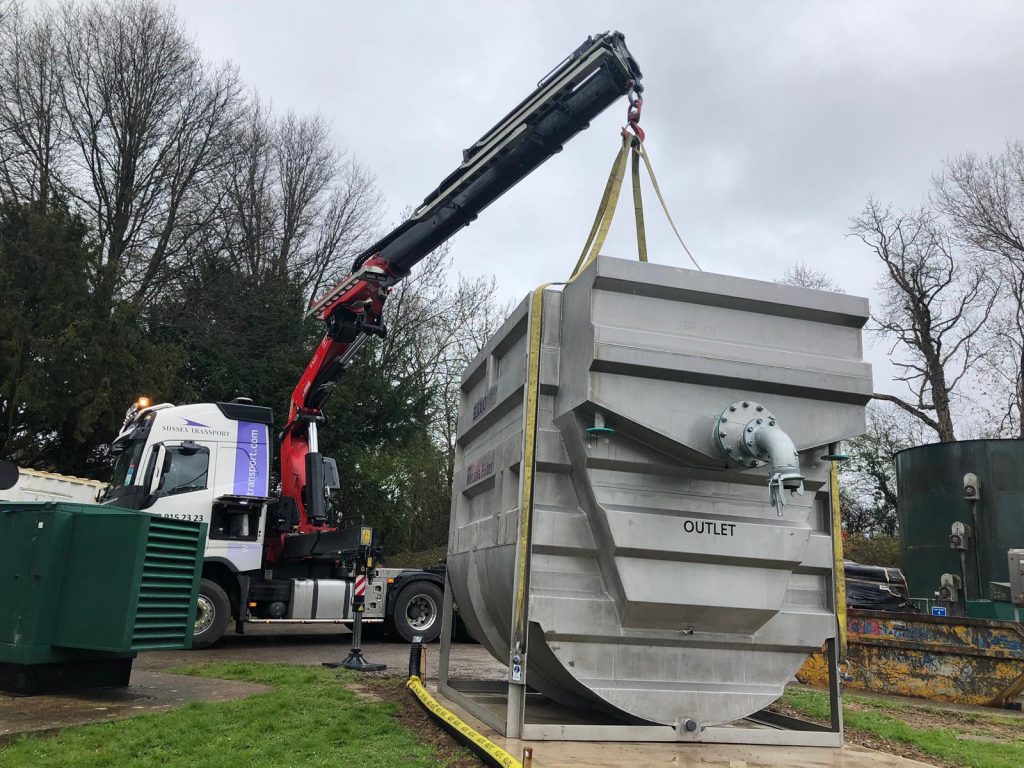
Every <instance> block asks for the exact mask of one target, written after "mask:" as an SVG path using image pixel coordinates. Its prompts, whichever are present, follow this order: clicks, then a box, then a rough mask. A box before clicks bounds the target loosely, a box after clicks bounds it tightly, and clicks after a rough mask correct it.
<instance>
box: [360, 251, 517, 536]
mask: <svg viewBox="0 0 1024 768" xmlns="http://www.w3.org/2000/svg"><path fill="white" fill-rule="evenodd" d="M509 309H510V308H509V307H507V306H505V305H502V304H501V303H499V302H498V300H497V285H496V283H495V280H494V278H493V277H483V276H476V277H467V276H465V275H458V276H456V275H453V274H452V258H451V255H450V252H449V249H448V248H447V247H442V248H439V249H438V250H436V251H435V252H434V253H432V254H430V255H429V256H428V257H427V258H426V259H424V260H423V261H422V262H420V263H419V264H418V265H417V267H416V269H415V270H414V272H413V274H412V275H411V276H410V277H409V278H407V279H406V280H404V281H403V282H401V283H399V284H398V285H397V286H396V287H395V288H394V289H393V291H392V294H391V297H390V298H389V299H388V303H387V305H385V314H386V320H387V324H388V328H389V332H388V335H387V337H386V338H385V339H383V340H381V341H380V342H379V343H377V344H375V345H374V346H373V348H372V351H371V354H373V355H374V367H375V368H377V369H379V370H388V371H392V372H394V374H393V375H396V376H401V377H403V378H406V379H408V380H411V381H412V382H413V383H414V387H415V389H416V390H418V391H421V392H424V393H425V394H426V395H427V396H428V398H429V408H428V423H427V424H425V425H424V435H425V437H426V441H425V446H424V450H425V452H429V453H430V455H431V456H432V457H433V459H432V460H431V462H427V463H426V465H427V466H430V467H433V468H434V470H432V471H436V474H435V475H434V480H433V483H434V485H433V486H431V484H430V483H423V482H415V478H404V479H403V481H402V483H396V485H403V486H404V487H405V488H407V489H413V488H415V489H418V491H417V494H416V499H419V501H417V500H416V499H413V498H410V499H409V500H408V501H407V503H406V504H405V505H404V506H403V509H404V514H405V515H406V516H407V518H406V520H405V521H404V528H405V529H406V530H407V531H408V539H409V541H410V542H417V543H418V544H419V545H424V546H427V545H435V544H442V543H443V542H444V536H445V535H446V532H447V530H448V524H447V522H448V514H449V508H450V502H451V497H450V490H451V486H452V479H453V473H454V459H455V440H456V436H457V429H458V411H459V406H460V404H461V399H462V398H461V395H462V390H461V382H462V372H463V371H464V370H465V368H466V365H467V364H468V363H469V362H470V361H471V360H472V359H473V358H474V357H475V356H476V354H477V353H478V352H479V351H480V349H481V348H482V347H483V345H484V344H485V343H486V341H487V340H488V339H489V338H490V337H491V336H492V335H493V334H494V332H495V331H496V330H497V329H498V327H499V326H500V325H501V323H502V322H503V321H504V319H505V317H507V315H508V311H509ZM426 446H429V450H427V448H426ZM424 458H426V456H424ZM431 488H433V491H431V490H430V489H431ZM401 492H403V493H404V492H406V491H401ZM409 492H410V493H411V490H410V491H409ZM424 499H426V500H429V501H430V503H429V504H428V503H421V502H422V501H423V500H424Z"/></svg>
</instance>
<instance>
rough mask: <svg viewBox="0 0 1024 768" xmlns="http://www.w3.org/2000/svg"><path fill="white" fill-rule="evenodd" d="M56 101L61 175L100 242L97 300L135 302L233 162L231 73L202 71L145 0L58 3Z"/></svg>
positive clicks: (159, 276)
mask: <svg viewBox="0 0 1024 768" xmlns="http://www.w3.org/2000/svg"><path fill="white" fill-rule="evenodd" d="M60 31H61V40H60V42H61V57H60V65H61V67H62V68H63V69H64V73H65V78H66V82H65V87H64V89H63V107H64V110H65V113H66V116H67V119H68V123H69V133H70V137H71V143H72V145H73V147H74V148H75V150H76V155H77V156H76V167H77V171H78V173H77V174H76V175H75V176H74V177H73V178H71V179H69V182H68V188H69V190H71V192H72V194H73V197H74V199H75V200H76V201H77V203H78V204H79V206H81V207H82V208H83V209H84V210H85V211H86V212H88V214H89V218H90V220H91V223H92V224H93V225H94V226H95V228H96V232H97V237H98V240H99V244H100V260H99V263H97V264H96V267H95V274H94V276H93V279H94V281H95V286H96V294H97V296H98V298H99V299H100V301H101V302H106V303H109V302H112V301H114V299H115V297H122V298H124V299H126V300H128V301H129V302H130V303H132V304H143V303H145V302H146V301H147V300H149V299H150V298H151V297H152V296H153V295H155V294H156V293H158V292H159V291H160V290H161V289H162V288H163V287H164V286H165V285H166V284H167V282H168V281H169V280H171V279H173V276H174V271H175V269H176V268H177V267H179V266H180V265H181V261H182V260H184V259H185V258H186V257H187V253H188V246H189V244H190V241H191V238H192V237H193V235H194V234H195V233H196V232H197V231H198V230H200V229H201V228H202V227H203V226H205V225H206V223H207V221H208V218H209V216H211V215H212V212H213V210H214V207H213V206H212V205H210V204H209V201H208V200H207V199H206V196H207V195H208V193H209V189H210V188H211V186H212V181H213V180H214V179H215V178H216V177H217V175H218V174H219V173H220V172H221V170H222V168H224V167H225V166H226V164H227V162H228V160H229V159H230V157H231V150H232V149H233V147H232V143H231V137H232V134H231V130H230V129H231V128H232V127H233V125H234V124H235V121H236V118H237V115H238V107H239V104H240V87H239V82H238V76H237V72H236V70H235V68H234V67H232V66H230V65H222V66H219V67H211V66H210V65H208V64H207V63H206V62H204V61H203V59H202V57H201V56H200V53H199V50H198V47H197V46H196V44H195V43H194V42H193V41H192V40H191V39H190V38H189V37H188V36H187V34H186V32H185V30H184V28H183V26H182V24H181V22H180V21H179V20H178V18H177V17H176V16H175V14H174V12H173V11H172V10H171V9H170V8H168V7H167V6H165V5H162V4H159V3H157V2H155V0H131V1H130V2H121V3H104V2H99V1H98V0H89V1H88V2H84V3H82V4H78V5H66V6H64V7H63V9H62V16H61V24H60Z"/></svg>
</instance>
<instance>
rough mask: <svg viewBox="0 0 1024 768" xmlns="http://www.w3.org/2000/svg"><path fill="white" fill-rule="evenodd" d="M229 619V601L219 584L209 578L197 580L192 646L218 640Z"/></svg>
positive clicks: (196, 646)
mask: <svg viewBox="0 0 1024 768" xmlns="http://www.w3.org/2000/svg"><path fill="white" fill-rule="evenodd" d="M229 621H231V601H230V600H228V596H227V593H226V592H225V591H224V590H223V589H221V586H220V584H218V583H217V582H215V581H210V580H209V579H203V580H202V581H200V582H199V596H198V597H197V598H196V624H195V630H194V631H193V634H192V647H193V648H206V647H207V646H210V645H213V644H214V643H216V642H217V641H218V640H220V638H221V635H223V634H224V632H225V631H226V630H227V628H228V622H229Z"/></svg>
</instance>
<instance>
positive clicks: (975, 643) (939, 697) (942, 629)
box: [797, 608, 1024, 707]
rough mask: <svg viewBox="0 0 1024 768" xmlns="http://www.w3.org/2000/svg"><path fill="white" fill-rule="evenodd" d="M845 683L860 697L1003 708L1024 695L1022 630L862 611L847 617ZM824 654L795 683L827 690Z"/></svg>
mask: <svg viewBox="0 0 1024 768" xmlns="http://www.w3.org/2000/svg"><path fill="white" fill-rule="evenodd" d="M846 625H847V629H848V632H847V638H848V641H849V645H848V649H849V652H848V655H847V662H848V665H847V669H846V672H847V676H846V678H845V679H844V682H843V685H844V686H846V687H847V688H850V689H854V690H858V691H870V692H872V693H884V694H897V695H899V696H914V697H917V698H921V699H931V700H932V701H946V702H952V703H954V704H972V705H979V706H991V707H1005V706H1007V705H1008V704H1009V703H1010V702H1012V701H1013V700H1014V699H1015V698H1017V697H1018V696H1020V694H1021V692H1022V691H1024V627H1021V625H1020V624H1018V623H1016V622H1011V621H989V620H986V619H975V618H967V617H963V616H957V617H940V616H924V615H915V614H909V613H890V612H881V611H861V610H857V609H856V608H851V609H850V610H849V613H848V617H847V621H846ZM828 675H829V669H828V664H827V662H826V659H825V654H824V653H815V654H814V655H812V656H811V657H810V658H809V659H808V660H807V662H806V663H805V664H804V665H803V667H801V668H800V671H799V672H798V673H797V678H798V679H799V680H800V681H801V682H804V683H809V684H811V685H819V686H820V685H826V684H827V682H828Z"/></svg>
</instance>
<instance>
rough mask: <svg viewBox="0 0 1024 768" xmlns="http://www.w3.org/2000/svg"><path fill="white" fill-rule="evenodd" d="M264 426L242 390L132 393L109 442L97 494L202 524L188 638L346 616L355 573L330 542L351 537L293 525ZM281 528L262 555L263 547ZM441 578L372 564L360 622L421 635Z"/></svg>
mask: <svg viewBox="0 0 1024 768" xmlns="http://www.w3.org/2000/svg"><path fill="white" fill-rule="evenodd" d="M272 424H273V413H272V411H271V409H270V408H264V407H261V406H256V405H253V404H252V403H251V402H249V401H247V400H237V401H233V402H230V403H200V404H195V405H172V404H170V403H163V404H160V405H149V404H148V402H140V403H137V404H136V405H135V406H133V408H132V409H129V412H128V414H127V416H126V418H125V424H124V427H123V428H122V429H121V432H120V433H119V434H118V436H117V438H116V439H115V440H114V443H113V445H112V446H111V449H112V451H113V453H114V454H115V457H116V458H115V462H114V469H113V474H112V477H111V482H110V485H109V486H108V488H107V490H106V491H105V492H104V493H103V494H102V498H101V500H102V503H104V504H107V505H111V506H118V507H127V508H131V509H141V510H144V511H146V512H149V513H151V514H154V515H160V516H162V517H173V518H177V519H182V520H194V521H198V522H205V523H206V524H207V526H208V538H207V542H206V550H205V555H204V561H203V580H202V583H201V585H200V590H199V599H198V610H197V613H196V627H195V637H194V640H193V647H196V648H202V647H205V646H207V645H210V644H212V643H214V642H216V641H217V640H218V639H219V638H220V637H221V636H222V635H223V634H224V632H225V631H226V630H227V627H228V626H229V624H230V623H231V621H232V620H233V621H234V623H235V631H236V632H239V633H241V632H244V626H245V624H246V623H254V622H258V623H324V622H330V623H348V622H350V621H352V620H353V613H352V602H353V601H352V598H353V590H354V583H355V581H354V575H355V574H354V571H353V565H352V563H351V562H349V561H347V560H346V556H345V554H344V547H342V546H341V545H340V544H339V542H340V541H343V540H349V539H351V538H352V536H346V535H344V531H334V530H332V531H324V532H322V533H321V534H308V533H307V534H295V533H292V527H291V526H292V521H291V518H290V517H289V516H288V514H287V507H286V505H283V504H280V505H279V503H278V499H277V497H276V496H275V495H274V493H273V490H274V489H272V488H271V471H270V467H271V463H270V460H271V451H272V448H271V442H270V430H271V427H272ZM330 467H331V468H332V470H333V462H330ZM327 474H328V475H331V474H332V471H328V472H327ZM333 474H334V475H335V476H336V474H337V473H336V470H333ZM334 486H335V487H336V480H335V481H334ZM358 533H359V531H358V530H354V531H352V534H353V535H356V536H358ZM282 535H283V537H284V540H283V541H284V544H283V547H281V548H280V549H281V554H279V555H278V556H277V557H276V558H275V561H274V562H273V563H270V562H268V558H267V556H266V554H265V550H264V545H265V543H266V542H267V541H268V537H273V538H274V539H275V540H277V541H280V540H281V537H282ZM275 543H276V542H275ZM443 588H444V576H443V569H435V570H429V569H428V570H416V569H380V570H378V571H377V572H376V578H373V579H371V580H370V583H369V585H368V587H367V589H366V597H365V601H366V602H365V612H364V613H363V617H364V621H369V622H373V621H377V622H381V621H383V622H385V623H386V624H387V625H388V627H389V629H390V630H391V633H392V634H394V635H397V636H398V637H401V638H402V639H404V640H407V641H408V640H411V639H412V637H413V636H414V635H422V636H424V637H425V638H427V640H428V641H429V640H432V639H434V638H436V637H437V636H438V635H439V634H440V629H441V607H442V602H443V600H442V597H443V593H442V590H443Z"/></svg>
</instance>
